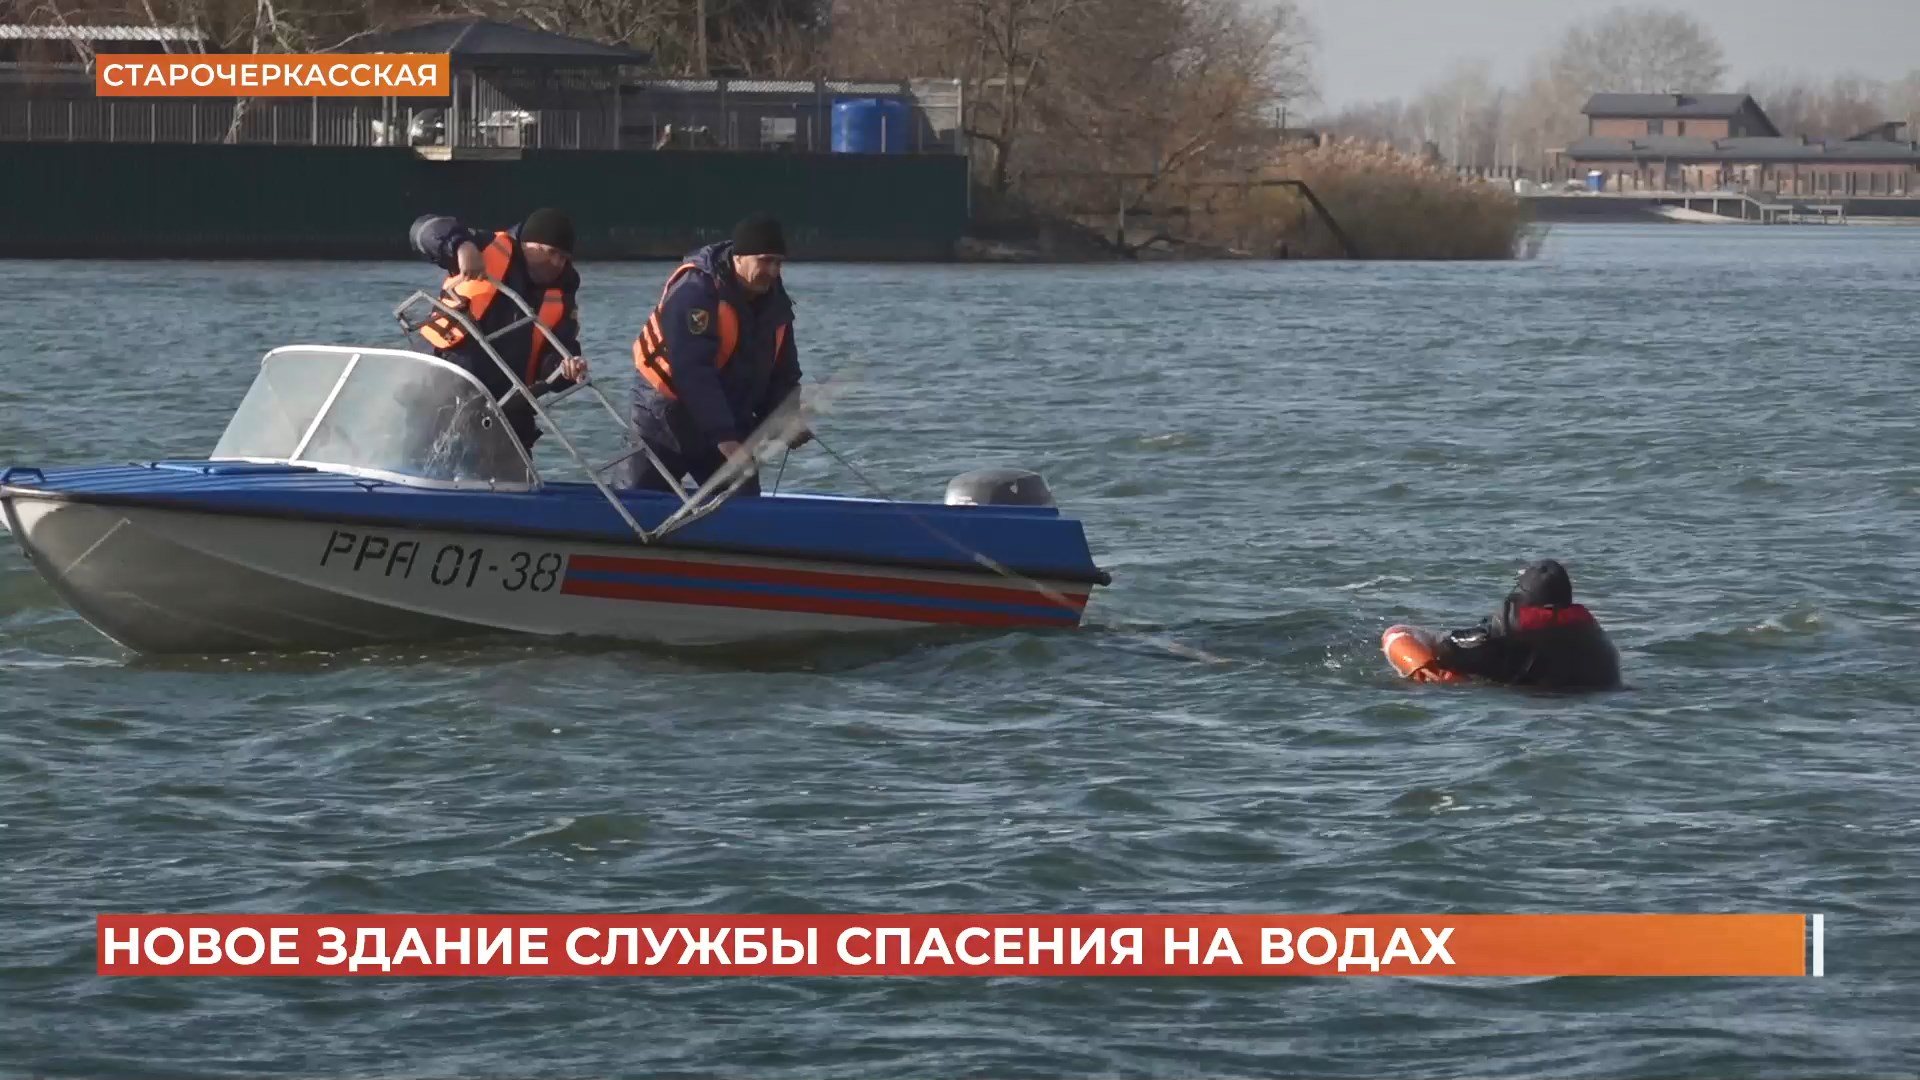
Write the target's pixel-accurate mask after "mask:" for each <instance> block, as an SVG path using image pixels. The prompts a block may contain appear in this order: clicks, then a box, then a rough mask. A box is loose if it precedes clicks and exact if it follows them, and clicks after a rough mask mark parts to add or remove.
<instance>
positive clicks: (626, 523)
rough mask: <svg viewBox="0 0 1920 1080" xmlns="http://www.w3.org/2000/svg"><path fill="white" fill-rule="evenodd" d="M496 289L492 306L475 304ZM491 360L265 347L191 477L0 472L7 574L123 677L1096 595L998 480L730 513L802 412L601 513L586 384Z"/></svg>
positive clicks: (865, 624) (971, 613) (1068, 612)
mask: <svg viewBox="0 0 1920 1080" xmlns="http://www.w3.org/2000/svg"><path fill="white" fill-rule="evenodd" d="M496 284H498V283H496ZM501 287H502V291H503V294H504V295H506V296H508V297H509V298H510V299H512V300H513V301H514V302H516V303H518V304H519V305H520V308H521V310H522V311H523V312H524V313H525V316H524V318H522V319H520V320H519V321H518V322H516V323H514V324H513V325H512V326H508V327H505V328H503V329H501V330H499V331H496V332H495V333H494V334H493V335H492V336H491V337H489V336H487V335H484V334H482V333H481V332H480V331H479V329H478V328H477V327H476V326H474V324H473V323H472V322H471V321H470V320H469V319H468V318H467V317H466V314H465V312H464V311H462V310H460V309H459V307H458V306H457V303H449V300H448V299H447V298H446V297H444V296H442V295H436V294H430V293H427V292H424V291H423V292H416V293H414V294H413V295H412V296H410V297H409V298H408V299H407V300H406V301H404V302H402V304H401V305H400V306H399V307H398V308H396V309H395V315H396V316H397V317H398V318H399V319H400V322H401V324H402V326H403V328H404V329H405V330H406V331H408V332H409V333H413V332H417V331H418V329H419V328H420V326H421V325H422V324H423V323H424V318H422V317H421V316H420V314H419V312H420V311H422V310H424V311H426V312H433V311H437V312H441V313H444V314H447V315H448V316H449V317H451V318H453V319H455V320H457V321H458V322H459V323H461V324H462V325H463V326H464V327H465V329H466V330H467V332H468V333H469V334H470V335H471V336H472V337H473V338H474V339H476V340H478V341H480V342H482V343H483V347H484V350H485V351H486V353H487V354H488V355H490V356H491V357H492V359H493V361H494V362H495V363H497V364H499V366H500V367H501V369H502V370H503V371H505V372H506V374H507V375H508V377H509V379H510V380H511V383H512V386H511V388H510V389H509V390H508V391H507V392H506V393H505V394H503V395H501V396H500V397H499V398H495V397H493V396H492V395H491V394H490V393H489V392H488V391H487V389H486V387H485V386H484V385H483V384H482V383H481V382H480V381H479V380H478V379H476V378H475V377H474V376H473V375H472V374H470V373H469V372H467V371H466V370H464V369H462V368H461V367H459V366H458V365H455V364H453V363H449V362H448V361H446V360H443V359H441V358H439V357H437V356H435V355H432V353H431V351H430V350H427V349H426V348H425V347H424V346H420V347H418V348H416V346H415V343H414V341H413V340H412V339H411V338H410V339H409V340H408V341H407V343H406V344H407V347H405V348H391V349H385V348H360V347H354V346H340V345H290V346H284V347H280V348H275V349H273V350H271V351H269V352H268V353H266V354H265V356H263V357H262V359H261V361H260V367H259V371H258V373H257V375H256V377H255V378H254V380H253V382H252V385H251V386H250V387H249V388H248V390H247V392H246V395H245V397H244V398H243V399H242V400H241V401H240V403H239V406H238V407H237V408H236V409H235V411H234V413H233V414H232V416H231V418H230V420H229V423H228V424H227V427H226V430H225V432H224V433H223V434H222V435H221V437H220V439H219V441H218V443H217V444H216V445H215V446H214V448H213V451H212V453H211V454H210V455H209V456H208V457H207V458H205V459H190V460H178V459H165V460H150V461H137V462H132V463H126V464H95V465H79V466H68V467H55V466H53V465H51V464H46V465H14V466H11V467H7V468H5V469H4V470H0V517H3V518H4V521H5V524H6V527H7V528H8V530H9V531H10V532H11V533H12V535H13V537H14V538H15V540H16V541H17V542H18V543H19V545H20V547H21V549H22V550H23V551H25V553H26V555H27V558H28V560H29V561H30V562H31V563H32V565H33V567H34V569H35V570H36V571H37V572H38V573H39V574H40V575H41V576H42V577H43V578H44V579H45V580H46V581H47V582H48V583H49V584H50V585H51V586H52V587H53V589H54V590H55V591H56V592H58V594H59V595H60V596H61V598H62V599H63V600H64V601H65V602H66V603H67V604H68V605H70V606H71V607H72V608H73V609H74V611H75V612H77V613H78V614H79V615H80V616H81V617H82V618H84V619H85V620H86V621H87V622H88V623H89V624H90V625H92V626H93V627H94V628H95V629H96V630H98V631H99V632H100V633H101V634H103V635H105V636H106V637H108V638H110V639H111V640H113V641H114V642H117V643H118V644H120V645H121V646H123V647H125V648H127V649H130V650H133V651H135V652H139V653H150V654H168V653H231V652H255V651H297V650H313V649H337V648H349V647H355V646H362V645H370V644H381V643H407V642H424V641H434V640H447V639H454V638H463V637H473V636H478V635H494V634H503V633H504V634H528V635H544V636H566V635H576V636H583V637H595V638H612V639H624V640H631V641H638V642H647V643H656V644H662V645H669V646H704V645H726V644H732V643H748V642H765V641H775V640H796V639H797V640H814V639H819V638H822V637H831V636H834V635H848V634H856V635H857V634H872V633H876V632H877V633H882V634H886V633H897V632H899V631H901V630H903V629H915V628H925V627H971V628H985V629H991V630H997V631H1006V630H1009V629H1020V628H1033V629H1046V628H1065V629H1071V628H1075V627H1078V626H1080V625H1081V622H1082V618H1083V616H1084V613H1085V608H1086V605H1087V603H1088V599H1089V597H1090V595H1091V593H1092V591H1093V589H1094V588H1095V587H1096V586H1102V585H1107V584H1110V582H1111V579H1110V577H1109V575H1108V574H1107V573H1106V572H1105V571H1103V570H1101V569H1100V568H1099V567H1098V566H1096V565H1095V563H1094V561H1093V557H1092V554H1091V551H1090V550H1089V547H1088V544H1087V539H1086V535H1085V532H1084V530H1083V528H1082V526H1081V524H1080V522H1078V521H1077V520H1074V519H1073V518H1070V517H1067V516H1065V515H1063V514H1062V513H1061V512H1060V510H1059V508H1058V507H1057V506H1056V505H1055V504H1054V501H1053V498H1052V494H1051V492H1050V491H1049V490H1048V489H1047V487H1046V483H1045V481H1044V479H1043V478H1041V477H1040V476H1039V475H1038V474H1035V473H1030V472H1026V471H1023V470H975V471H973V472H968V473H963V474H960V475H958V476H956V477H955V478H954V480H953V482H952V483H950V484H949V486H948V491H947V493H946V496H945V498H944V499H943V500H942V501H939V502H933V501H927V502H907V501H896V500H894V499H892V498H889V497H885V496H884V495H881V496H873V495H846V494H834V493H825V492H784V493H782V492H769V493H765V494H749V495H744V496H743V495H740V494H739V490H740V487H741V485H742V484H743V483H744V482H745V481H746V480H747V479H748V478H749V477H750V476H752V475H754V472H753V467H754V461H755V458H754V455H755V454H757V453H758V452H759V451H760V450H762V449H764V448H767V447H777V446H778V445H780V439H782V438H785V437H789V436H788V435H787V434H783V432H782V431H781V430H779V429H780V426H781V424H784V425H785V426H786V428H787V429H788V430H789V432H790V431H791V430H792V429H793V427H794V425H796V424H801V423H810V422H811V419H810V417H811V414H810V413H809V412H808V411H807V407H806V406H805V405H804V403H795V404H793V406H792V407H791V408H785V407H783V413H784V416H783V417H782V418H778V419H780V423H778V424H777V423H775V421H774V420H769V422H768V423H767V424H763V425H762V428H761V430H760V431H757V432H755V433H754V436H753V437H752V439H750V440H749V442H748V445H747V446H746V447H745V453H744V454H743V455H742V457H741V458H740V459H739V461H738V464H737V467H731V466H730V468H729V469H727V470H722V472H721V474H720V475H716V476H715V477H713V478H711V479H710V480H708V481H707V483H706V484H703V485H701V486H700V487H699V488H698V489H694V490H688V489H687V487H686V486H685V485H684V484H683V483H681V482H680V481H679V480H678V479H677V478H670V479H671V480H672V485H671V486H672V489H673V490H668V491H652V490H637V489H626V488H620V487H616V486H613V485H611V484H609V483H608V481H607V479H606V477H607V476H608V475H609V474H610V471H611V470H612V469H613V468H614V466H616V465H618V464H620V463H622V462H623V461H625V460H626V459H627V458H629V457H631V456H633V455H634V454H645V455H646V456H647V457H648V458H650V459H652V465H653V467H654V468H656V469H659V470H660V472H661V473H662V475H666V470H665V468H664V467H663V466H662V465H661V464H660V462H659V460H658V458H657V457H654V455H653V454H652V452H651V451H650V450H647V449H646V448H645V446H644V444H641V443H639V442H638V440H637V439H635V438H633V436H632V432H631V431H630V430H629V429H628V426H627V422H626V419H625V417H624V416H623V415H622V414H621V412H620V411H619V410H618V409H615V408H614V406H613V404H612V403H611V402H610V401H608V399H607V398H606V396H605V395H604V394H602V393H601V392H600V390H599V389H598V387H597V385H596V384H595V383H594V382H593V381H592V379H591V378H588V379H585V380H583V381H581V382H580V383H578V384H575V385H573V386H570V387H568V388H566V389H565V390H562V391H560V392H559V393H555V394H548V395H545V397H544V398H542V396H541V395H539V394H536V393H535V392H534V390H533V389H532V388H530V387H528V385H527V384H526V383H525V382H524V381H522V379H521V378H520V376H519V374H518V373H517V372H516V371H515V370H514V368H513V367H512V366H511V365H508V364H507V363H505V362H504V361H502V360H501V358H500V355H499V353H498V351H497V350H496V349H495V348H494V344H493V340H494V339H496V338H498V337H499V336H501V335H503V334H505V333H507V332H509V331H511V330H513V329H514V328H515V327H517V326H520V325H525V324H528V323H532V324H533V325H534V326H535V327H536V331H537V332H540V333H544V334H546V335H547V340H548V342H550V343H551V345H552V347H553V348H554V349H556V350H559V351H560V355H563V356H564V355H566V353H565V350H564V347H563V346H562V345H561V344H560V342H559V340H558V339H557V338H556V337H554V336H553V335H552V333H551V332H550V331H547V330H546V328H545V327H544V326H540V325H539V324H538V322H537V321H536V320H535V319H534V314H533V311H532V309H531V308H529V307H528V306H527V304H526V302H525V300H524V299H523V298H521V297H519V296H518V295H516V294H514V293H513V292H512V290H509V289H506V288H505V287H504V286H501ZM578 393H590V395H591V396H592V397H597V398H598V399H599V401H600V403H601V404H602V405H603V406H604V407H605V409H606V411H607V412H608V413H609V414H611V415H612V417H613V418H614V422H615V423H616V424H618V425H619V426H620V428H621V429H622V430H623V431H626V433H627V434H626V441H627V445H628V447H629V450H628V452H627V453H626V454H623V455H621V457H618V458H615V459H613V460H612V461H606V462H601V463H599V464H591V463H589V461H588V460H587V458H586V457H585V456H583V454H582V453H581V451H580V448H579V446H578V445H577V444H576V443H575V441H574V440H573V439H572V438H570V437H569V436H568V435H567V434H566V432H565V431H564V429H562V428H561V426H560V425H559V424H558V423H557V422H556V421H555V420H554V408H555V406H557V405H558V404H560V403H561V402H562V401H563V400H564V399H565V398H567V397H569V396H572V395H575V394H578ZM516 394H518V395H524V396H525V398H526V400H527V401H528V402H530V403H532V408H533V410H534V412H535V413H536V415H537V417H538V420H539V421H540V423H541V424H542V426H543V428H544V429H545V430H546V431H547V432H548V433H551V434H552V435H554V436H555V441H557V442H558V443H559V444H560V449H561V450H563V451H564V458H565V459H566V460H570V461H571V462H572V464H573V465H574V466H576V467H577V468H578V469H579V471H580V472H581V474H582V478H581V479H578V480H565V479H549V478H548V477H546V476H543V475H542V472H541V470H540V469H539V468H537V467H536V466H535V464H534V462H533V460H532V457H531V456H530V455H529V453H528V451H527V450H526V449H525V448H524V447H523V446H522V445H521V442H520V440H519V439H518V438H516V437H514V435H513V434H512V431H511V428H510V426H509V424H508V421H507V415H506V412H505V407H506V405H507V403H508V402H510V401H511V400H512V399H513V397H514V396H515V395H516Z"/></svg>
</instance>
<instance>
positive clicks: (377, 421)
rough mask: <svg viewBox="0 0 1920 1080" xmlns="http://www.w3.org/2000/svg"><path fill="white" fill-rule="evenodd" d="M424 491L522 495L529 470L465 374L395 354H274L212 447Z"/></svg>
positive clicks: (230, 454) (296, 349) (309, 350)
mask: <svg viewBox="0 0 1920 1080" xmlns="http://www.w3.org/2000/svg"><path fill="white" fill-rule="evenodd" d="M212 457H214V458H216V459H221V458H224V459H240V460H246V461H285V462H297V463H299V464H302V465H310V466H312V467H313V468H316V469H322V470H326V471H329V472H349V473H357V474H364V475H368V476H372V477H376V478H380V479H391V480H395V481H397V482H400V483H412V484H419V485H422V486H429V487H462V488H465V487H480V488H492V489H506V490H525V489H527V488H531V487H533V486H535V485H537V484H538V482H539V481H538V479H537V478H536V476H535V475H534V471H533V466H532V465H531V464H530V463H529V462H528V460H527V456H526V454H525V452H524V451H522V450H521V448H520V443H519V441H518V440H516V439H515V438H514V437H513V434H512V432H511V431H510V430H509V429H508V427H507V423H506V420H505V418H504V417H503V416H502V415H501V414H500V408H499V406H497V405H495V404H494V403H493V400H492V399H491V398H490V397H489V396H488V394H487V392H486V389H485V388H484V387H482V386H481V385H480V383H479V382H478V381H477V380H475V379H474V378H473V376H471V375H469V374H467V373H466V372H465V371H462V370H460V369H459V368H457V367H455V366H454V365H452V364H449V363H447V362H446V361H444V360H440V359H437V358H435V357H431V356H426V355H423V354H421V353H415V352H406V351H403V350H399V349H354V348H345V347H337V346H319V345H302V346H290V347H287V348H280V349H275V350H273V351H272V352H270V353H268V354H267V355H266V357H265V358H263V359H262V360H261V361H260V374H259V375H257V376H256V377H255V378H254V380H253V386H252V387H251V388H250V389H249V390H248V391H247V396H246V398H245V399H244V400H242V401H241V402H240V407H239V409H237V410H235V412H234V414H233V419H232V420H231V421H229V422H228V424H227V430H226V433H225V434H223V435H222V436H221V437H220V442H219V445H217V446H215V447H214V450H213V454H212Z"/></svg>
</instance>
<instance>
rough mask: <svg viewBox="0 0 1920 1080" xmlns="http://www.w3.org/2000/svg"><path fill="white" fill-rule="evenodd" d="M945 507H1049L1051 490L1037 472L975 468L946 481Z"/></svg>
mask: <svg viewBox="0 0 1920 1080" xmlns="http://www.w3.org/2000/svg"><path fill="white" fill-rule="evenodd" d="M947 505H948V506H1052V505H1053V492H1052V491H1051V490H1049V489H1048V488H1047V482H1046V481H1045V480H1043V479H1041V477H1040V474H1039V473H1037V472H1029V471H1027V470H1026V469H975V470H973V471H972V472H965V473H961V474H960V475H959V476H956V477H954V478H953V479H952V480H950V481H948V482H947Z"/></svg>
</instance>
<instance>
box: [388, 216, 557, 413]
mask: <svg viewBox="0 0 1920 1080" xmlns="http://www.w3.org/2000/svg"><path fill="white" fill-rule="evenodd" d="M507 232H508V233H509V234H511V235H512V236H513V259H512V261H511V262H509V263H508V264H507V272H506V274H504V275H503V276H502V277H501V280H502V281H504V282H506V284H507V287H508V288H510V289H512V290H513V291H514V292H517V293H519V294H520V298H521V299H522V300H525V301H526V302H527V305H528V306H529V307H531V308H533V310H535V311H539V310H540V296H541V294H542V293H544V292H545V291H546V289H547V288H548V286H544V285H536V284H534V281H533V278H532V277H531V276H530V275H529V274H528V273H527V258H526V255H525V253H523V252H522V251H521V250H520V227H519V226H518V225H515V226H514V227H513V228H511V229H509V230H507ZM493 233H494V230H492V229H472V228H468V227H467V226H465V225H462V224H461V223H460V222H459V220H458V219H456V218H452V217H447V216H444V215H439V214H426V215H424V216H422V217H420V218H418V219H416V220H415V221H414V223H413V227H412V228H411V229H409V230H407V239H408V240H409V241H410V242H411V243H412V244H413V250H414V251H415V252H416V253H417V254H420V255H423V256H425V257H426V259H427V261H428V262H431V263H432V264H434V265H435V266H438V267H439V268H440V269H442V270H445V271H446V272H447V273H449V274H452V273H456V272H458V271H459V269H460V262H459V251H460V245H461V244H463V243H472V244H473V246H474V247H477V248H479V249H480V250H481V251H482V252H485V251H486V250H487V245H488V244H491V243H493ZM554 284H555V285H557V286H558V287H559V288H560V289H561V291H562V292H564V293H565V294H566V298H567V316H566V318H564V319H562V320H560V325H559V326H557V327H555V328H554V331H553V333H554V336H555V337H557V338H559V339H560V340H561V341H562V342H564V343H565V344H566V346H567V352H569V353H571V354H573V355H575V356H578V355H579V354H580V308H579V300H578V295H579V291H580V273H579V271H577V270H575V269H574V268H573V265H572V264H571V263H569V264H568V265H567V270H566V273H564V274H562V275H560V280H559V281H557V282H555V283H554ZM524 317H525V312H522V311H521V310H520V305H518V304H516V303H514V302H513V301H512V300H509V299H508V298H506V297H505V296H495V297H494V298H493V303H492V304H490V305H488V307H487V313H486V315H485V316H484V317H483V318H481V319H479V320H477V325H478V326H479V327H480V329H481V331H482V332H484V333H489V334H491V333H493V332H494V331H496V330H498V329H500V328H501V327H503V326H506V325H507V324H508V323H511V322H513V321H515V320H516V319H520V318H524ZM537 333H539V331H538V330H536V329H534V327H533V325H532V324H531V323H529V324H527V325H526V326H523V327H521V328H520V329H518V330H515V331H514V332H513V333H511V334H507V335H505V336H504V337H501V338H498V339H496V340H495V341H494V343H493V347H494V350H495V351H496V352H498V353H499V354H500V358H501V359H502V360H505V361H506V362H507V363H509V364H512V365H513V366H514V371H515V373H516V374H518V375H520V376H521V377H522V378H525V377H526V364H527V354H528V351H529V350H531V349H532V348H533V335H535V334H537ZM544 344H545V348H544V349H542V350H541V353H540V374H539V377H540V378H544V377H545V376H547V375H551V374H552V373H553V369H554V368H556V367H559V366H560V359H561V358H560V357H559V356H556V355H555V354H554V351H553V343H552V342H545V343H544ZM446 359H448V360H451V361H453V362H455V363H457V364H459V365H460V366H461V367H463V368H466V369H467V370H468V371H470V372H472V373H473V374H474V375H475V376H476V377H478V378H479V380H480V382H481V384H482V385H483V386H485V387H486V388H487V391H488V392H489V393H491V394H492V395H493V396H494V398H495V399H498V398H499V397H500V396H501V395H502V394H505V393H506V392H507V391H508V390H510V389H512V387H513V383H511V382H510V381H508V379H507V376H506V374H505V373H503V372H502V371H501V370H500V365H498V364H495V363H494V362H493V361H492V360H490V359H488V358H487V354H486V352H485V351H484V350H482V349H481V348H480V347H479V346H478V345H476V344H475V343H474V342H472V341H463V342H461V343H460V346H459V347H458V348H456V349H453V350H451V351H450V352H448V353H447V354H446ZM536 381H537V380H536ZM571 385H573V383H572V381H571V380H568V379H561V378H556V379H554V380H553V382H551V383H549V384H548V386H549V387H550V389H552V390H555V391H558V390H564V389H566V388H567V387H569V386H571ZM528 389H532V387H528Z"/></svg>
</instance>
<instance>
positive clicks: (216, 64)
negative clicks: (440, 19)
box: [93, 53, 453, 98]
mask: <svg viewBox="0 0 1920 1080" xmlns="http://www.w3.org/2000/svg"><path fill="white" fill-rule="evenodd" d="M450 70H451V68H450V62H449V58H448V57H447V55H446V54H444V53H248V54H243V55H233V56H227V55H219V54H205V53H193V54H185V53H158V54H149V53H100V54H98V55H96V56H95V57H94V69H93V89H94V93H95V94H97V95H98V96H100V97H136V98H147V97H408V98H416V97H425V98H450V97H452V96H453V82H452V78H451V75H450Z"/></svg>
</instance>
